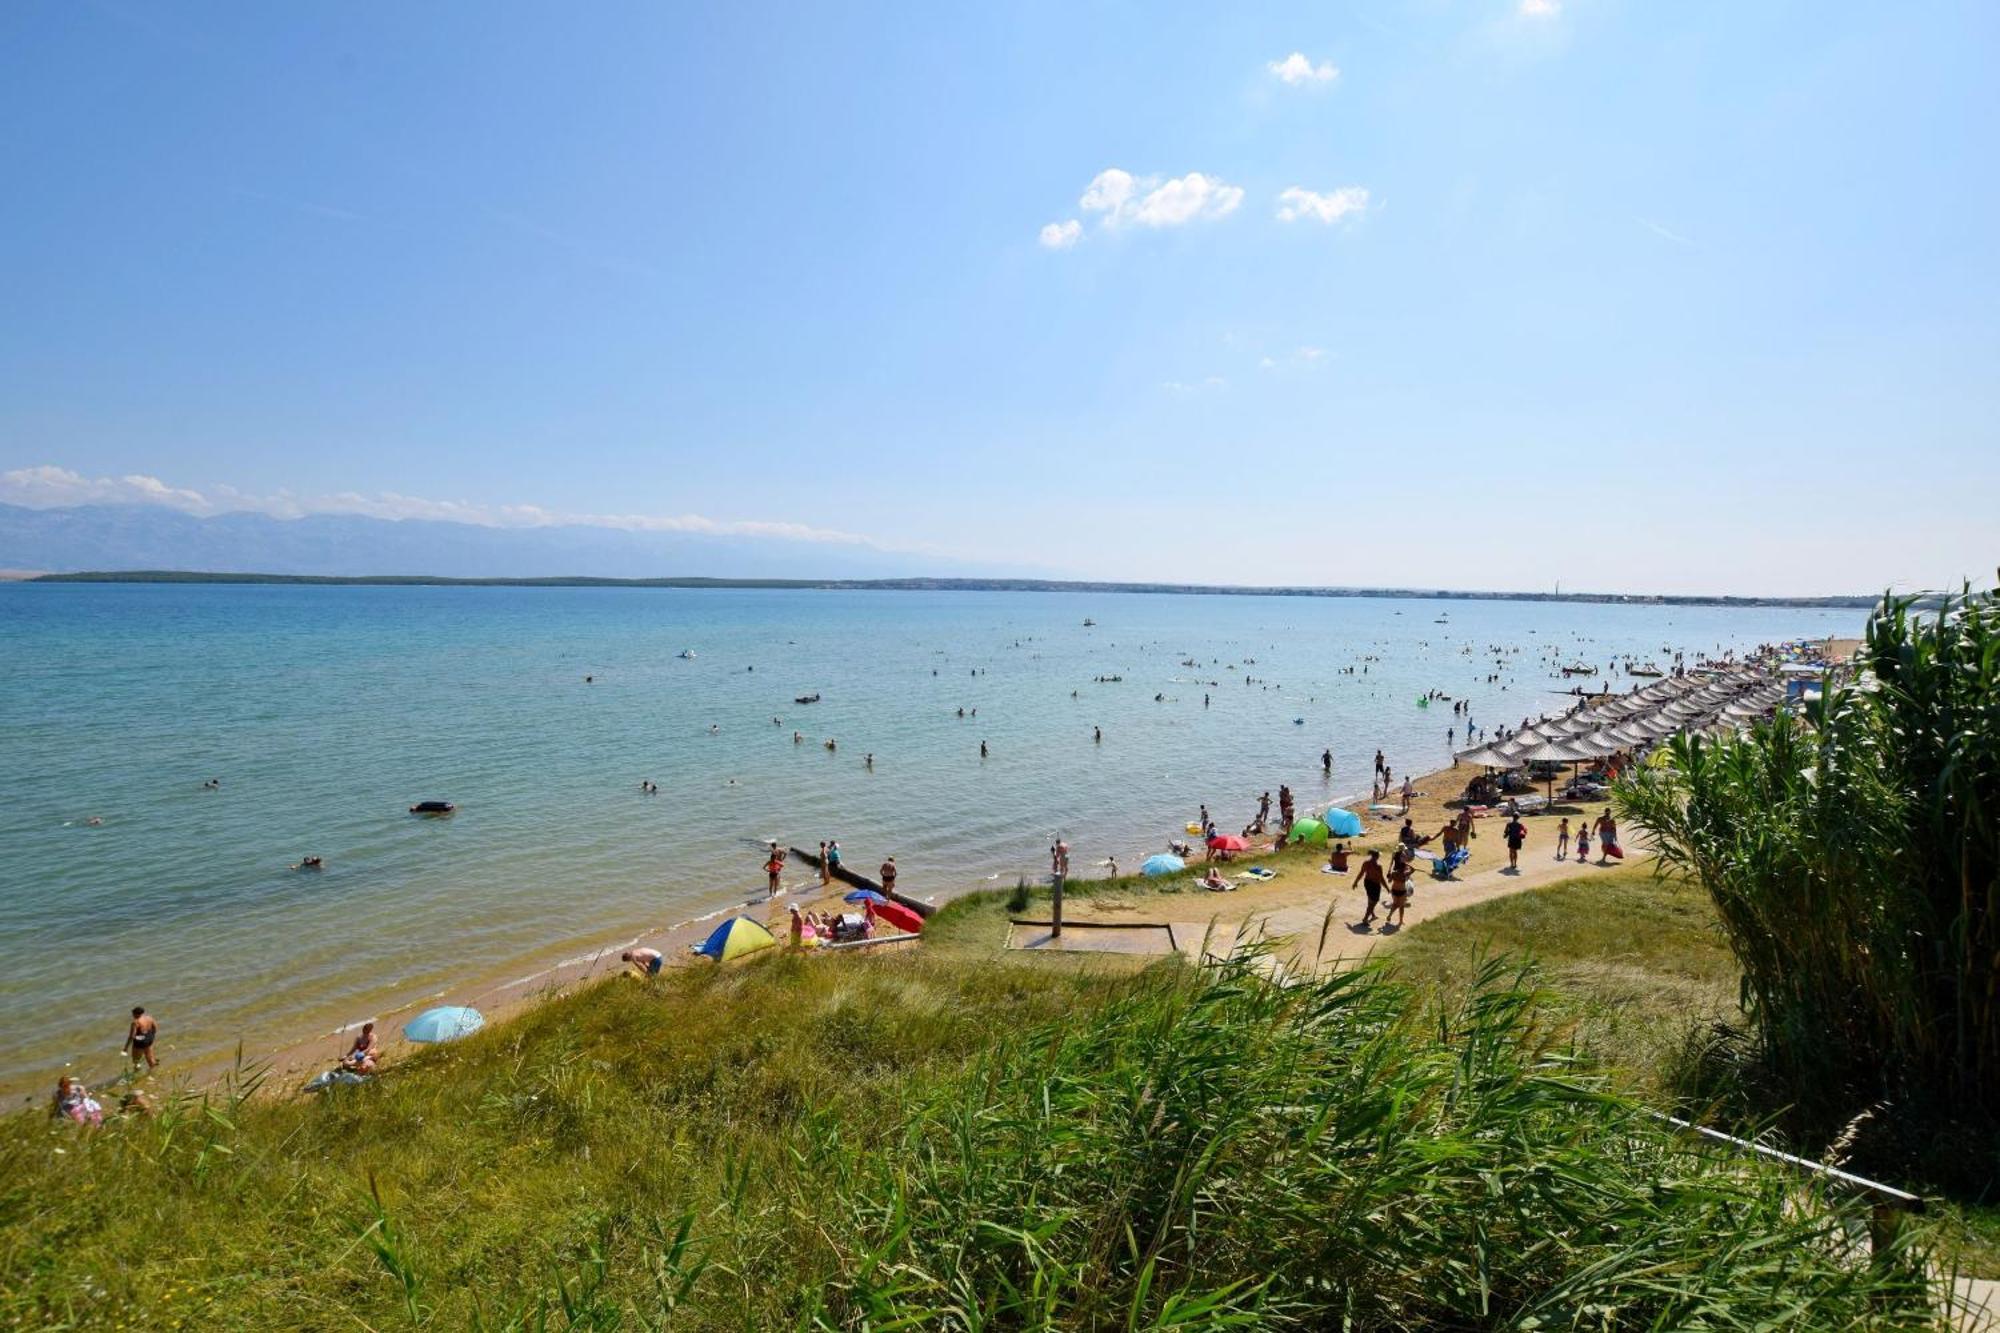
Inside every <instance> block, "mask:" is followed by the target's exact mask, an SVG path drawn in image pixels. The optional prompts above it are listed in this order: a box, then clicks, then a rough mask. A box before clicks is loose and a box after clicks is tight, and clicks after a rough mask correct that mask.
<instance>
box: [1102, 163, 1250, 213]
mask: <svg viewBox="0 0 2000 1333" xmlns="http://www.w3.org/2000/svg"><path fill="white" fill-rule="evenodd" d="M1242 202H1243V190H1242V188H1241V187H1240V186H1235V185H1229V184H1225V183H1224V182H1223V181H1221V180H1219V179H1217V178H1216V177H1214V176H1204V175H1202V173H1200V172H1199V171H1190V172H1189V173H1188V174H1187V175H1185V176H1177V177H1174V178H1173V179H1171V180H1162V179H1160V178H1159V177H1158V176H1146V177H1137V176H1134V175H1133V174H1132V173H1131V172H1129V171H1121V170H1119V169H1118V168H1117V167H1111V168H1108V169H1106V170H1104V171H1100V172H1098V173H1097V176H1096V177H1095V178H1094V179H1093V180H1092V181H1091V182H1090V185H1089V186H1088V187H1087V188H1086V189H1085V190H1084V192H1083V197H1082V198H1081V199H1079V200H1077V206H1078V207H1080V208H1081V209H1083V211H1084V212H1086V213H1099V214H1102V215H1103V224H1104V225H1105V226H1107V227H1122V226H1134V227H1178V226H1181V225H1182V224H1184V223H1188V222H1197V221H1205V220H1210V219H1214V218H1223V217H1228V216H1229V215H1230V214H1231V213H1234V212H1235V211H1236V209H1237V208H1238V206H1240V205H1241V204H1242Z"/></svg>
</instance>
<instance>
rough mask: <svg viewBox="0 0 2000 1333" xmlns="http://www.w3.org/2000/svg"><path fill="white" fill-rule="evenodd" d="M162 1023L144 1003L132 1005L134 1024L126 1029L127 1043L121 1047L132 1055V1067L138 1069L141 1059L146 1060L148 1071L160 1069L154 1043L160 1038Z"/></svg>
mask: <svg viewBox="0 0 2000 1333" xmlns="http://www.w3.org/2000/svg"><path fill="white" fill-rule="evenodd" d="M159 1036H160V1025H159V1023H157V1022H156V1021H154V1018H153V1016H152V1015H151V1014H149V1013H147V1012H146V1006H145V1005H143V1004H139V1005H134V1006H132V1025H131V1026H130V1027H128V1028H126V1029H125V1045H124V1046H123V1047H121V1048H120V1049H122V1050H123V1051H124V1052H125V1053H126V1054H127V1055H130V1056H131V1057H132V1067H133V1068H134V1069H137V1068H138V1067H139V1062H140V1061H141V1060H143V1061H145V1062H146V1069H147V1071H148V1072H150V1071H152V1070H155V1069H158V1068H159V1067H160V1061H159V1058H158V1057H157V1056H155V1055H154V1054H153V1043H154V1042H155V1041H157V1040H159Z"/></svg>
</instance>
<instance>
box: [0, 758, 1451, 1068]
mask: <svg viewBox="0 0 2000 1333" xmlns="http://www.w3.org/2000/svg"><path fill="white" fill-rule="evenodd" d="M1473 771H1475V770H1470V769H1467V768H1466V767H1465V766H1464V765H1460V764H1454V765H1453V766H1452V767H1450V768H1444V769H1438V770H1435V771H1433V772H1431V773H1427V774H1423V775H1420V776H1417V777H1415V778H1414V779H1412V781H1413V782H1414V783H1415V784H1416V786H1417V787H1418V789H1419V796H1418V798H1417V800H1416V801H1415V802H1413V804H1412V806H1411V813H1410V817H1412V818H1420V822H1421V820H1423V819H1436V818H1438V817H1439V816H1440V814H1441V812H1442V810H1443V808H1444V806H1443V803H1444V802H1445V801H1446V800H1455V799H1457V797H1458V794H1459V792H1460V791H1461V790H1462V788H1463V786H1464V783H1465V779H1466V777H1467V776H1469V775H1470V773H1471V772H1473ZM1390 803H1391V804H1394V798H1393V797H1392V798H1391V801H1390ZM1328 805H1333V806H1343V807H1346V808H1349V809H1352V810H1354V811H1355V812H1356V813H1358V814H1360V815H1361V816H1362V818H1363V820H1364V821H1365V826H1364V832H1363V834H1362V836H1361V837H1359V838H1354V839H1343V840H1340V841H1347V842H1349V843H1350V845H1353V846H1356V847H1365V846H1367V845H1368V844H1370V843H1372V842H1381V843H1383V844H1384V845H1387V844H1388V843H1392V842H1393V840H1394V834H1395V830H1396V828H1397V827H1398V826H1399V822H1400V820H1401V819H1402V818H1403V817H1404V816H1403V815H1401V814H1394V815H1391V814H1384V813H1379V812H1375V813H1371V811H1370V809H1369V807H1370V800H1369V799H1368V798H1367V797H1364V796H1363V795H1360V794H1356V795H1354V796H1351V797H1336V798H1335V799H1333V800H1332V801H1331V802H1328V801H1326V800H1324V799H1320V800H1316V801H1314V802H1313V803H1312V804H1311V805H1310V806H1303V805H1302V806H1301V808H1300V812H1299V813H1300V817H1301V818H1304V817H1307V816H1308V815H1310V814H1313V813H1316V811H1317V810H1318V809H1322V808H1325V807H1326V806H1328ZM1433 807H1435V808H1433ZM1275 814H1276V812H1275V810H1274V811H1273V816H1274V820H1273V822H1274V824H1275ZM1183 822H1186V820H1185V818H1182V819H1175V820H1170V821H1167V825H1168V826H1169V827H1173V826H1177V825H1178V824H1180V823H1183ZM1274 839H1275V832H1273V833H1270V834H1264V835H1259V836H1258V837H1257V838H1256V839H1255V840H1254V842H1253V850H1252V851H1251V852H1249V853H1246V854H1243V855H1242V856H1241V857H1240V858H1239V859H1240V860H1242V861H1244V862H1246V863H1248V862H1251V861H1255V860H1258V859H1261V858H1264V857H1268V856H1270V855H1272V854H1273V849H1272V847H1271V845H1270V844H1271V842H1272V841H1273V840H1274ZM1160 850H1163V848H1162V847H1158V846H1156V847H1152V848H1150V849H1147V848H1132V849H1126V850H1121V851H1120V852H1117V853H1114V856H1115V857H1116V859H1117V861H1118V866H1119V870H1120V874H1119V876H1118V878H1119V879H1121V880H1129V879H1131V878H1133V877H1134V876H1135V875H1136V874H1137V872H1138V869H1139V864H1140V862H1141V860H1142V859H1143V858H1144V857H1145V856H1146V855H1149V854H1151V853H1152V852H1157V851H1160ZM1128 856H1129V858H1130V859H1129V860H1128V859H1127V857H1128ZM794 866H795V867H796V868H797V869H798V870H799V871H802V872H804V873H800V874H791V875H789V877H788V882H787V885H786V888H785V891H784V892H782V893H780V895H779V896H777V897H775V898H766V897H764V896H762V894H761V893H757V892H754V891H753V892H747V893H746V895H745V897H744V898H742V899H740V900H737V901H734V902H729V903H724V904H723V905H721V906H718V907H715V908H713V909H711V910H709V911H706V912H702V913H699V914H697V915H695V916H692V917H688V918H685V919H682V920H679V921H675V922H672V923H670V924H666V925H659V926H650V927H646V926H640V927H632V926H625V927H622V928H613V927H607V933H608V934H610V935H612V936H614V938H611V939H607V940H605V941H604V942H602V943H600V944H597V945H595V946H590V947H583V948H578V947H577V945H576V943H575V942H574V941H572V942H571V943H569V944H567V945H565V944H551V945H549V946H547V947H544V948H542V949H539V950H536V951H533V952H530V953H526V954H521V955H516V956H514V957H512V958H510V959H509V960H507V961H505V962H504V963H502V964H499V965H495V966H490V967H486V968H482V969H480V970H479V971H477V972H476V973H474V974H471V975H467V976H464V977H460V978H456V979H454V980H453V981H451V982H450V984H447V985H445V986H442V987H437V988H430V989H425V990H424V991H422V992H421V993H416V994H410V995H407V996H403V997H399V999H398V1000H397V1002H395V1003H393V1004H390V1005H386V1006H382V1007H379V1008H377V1009H376V1010H375V1011H374V1012H373V1013H369V1014H363V1015H358V1016H352V1017H343V1018H337V1019H336V1018H331V1017H329V1018H325V1019H321V1020H318V1021H315V1022H311V1023H308V1024H298V1025H294V1030H292V1031H288V1032H284V1033H276V1034H270V1035H266V1036H261V1037H256V1038H253V1037H251V1036H249V1035H244V1036H240V1037H239V1038H238V1039H237V1040H236V1041H234V1042H229V1043H225V1044H224V1046H225V1049H219V1050H215V1051H211V1052H206V1053H204V1054H202V1055H200V1056H197V1057H195V1058H194V1059H192V1060H189V1061H187V1062H186V1063H185V1064H180V1063H178V1062H177V1061H175V1059H174V1055H175V1051H174V1046H173V1043H172V1040H171V1035H172V1028H171V1026H170V1025H163V1026H165V1030H166V1032H167V1040H166V1041H164V1042H163V1043H162V1046H161V1048H160V1049H161V1054H162V1056H163V1057H164V1058H163V1060H162V1068H161V1070H160V1071H159V1073H157V1074H155V1075H151V1076H148V1077H147V1078H145V1079H143V1080H128V1079H127V1078H126V1077H124V1076H122V1075H120V1074H107V1073H105V1072H103V1071H97V1072H96V1073H95V1076H94V1077H93V1071H91V1070H88V1069H74V1070H71V1071H70V1072H72V1073H74V1074H77V1075H79V1076H81V1077H83V1079H84V1081H85V1082H86V1083H87V1084H88V1085H90V1086H92V1087H98V1088H103V1089H108V1090H113V1091H117V1092H123V1091H128V1090H130V1089H132V1088H138V1087H145V1088H148V1089H150V1090H153V1091H154V1092H155V1094H156V1095H157V1093H158V1091H159V1090H160V1089H162V1088H172V1089H186V1090H190V1091H200V1090H202V1089H205V1088H210V1087H214V1086H217V1085H219V1084H220V1083H221V1082H222V1081H224V1080H225V1079H226V1078H228V1077H230V1076H232V1073H233V1071H234V1070H235V1069H237V1068H238V1067H239V1066H240V1067H242V1068H246V1069H249V1068H255V1069H258V1070H261V1071H262V1072H263V1074H264V1076H265V1078H266V1081H267V1084H268V1085H269V1086H273V1087H275V1088H278V1089H280V1090H282V1091H283V1092H284V1093H286V1094H291V1093H294V1092H297V1091H298V1090H300V1088H301V1087H302V1086H303V1084H304V1082H305V1081H306V1080H307V1079H309V1078H311V1077H312V1076H313V1075H315V1074H317V1073H320V1072H322V1071H324V1070H326V1069H330V1068H333V1067H334V1066H335V1064H336V1063H337V1061H338V1059H339V1057H340V1056H341V1054H342V1053H343V1052H344V1051H345V1050H346V1047H347V1044H348V1042H349V1040H350V1034H352V1033H354V1032H356V1031H358V1030H359V1029H360V1027H361V1025H362V1024H363V1023H364V1022H374V1023H375V1024H376V1025H377V1029H378V1031H377V1037H378V1038H379V1040H380V1041H381V1045H382V1060H381V1063H382V1065H383V1066H384V1067H386V1066H388V1065H390V1064H393V1063H395V1062H396V1061H397V1060H399V1059H401V1058H405V1057H407V1056H408V1055H409V1054H411V1053H412V1052H413V1051H414V1050H416V1049H418V1044H417V1043H413V1042H410V1041H408V1040H407V1039H405V1038H404V1037H403V1035H402V1024H403V1023H404V1022H406V1021H408V1019H409V1018H411V1017H414V1016H415V1015H416V1014H417V1013H418V1012H421V1011H422V1010H424V1009H427V1008H430V1007H432V1006H436V1005H465V1006H469V1007H471V1008H475V1009H478V1010H479V1011H480V1013H481V1014H482V1015H484V1017H485V1018H486V1020H487V1022H488V1024H489V1025H491V1024H497V1023H502V1022H505V1021H507V1020H509V1019H511V1018H514V1017H516V1016H518V1015H520V1014H523V1013H526V1012H528V1011H529V1010H531V1009H533V1008H535V1007H537V1006H538V1005H541V1004H543V1003H546V1002H547V1001H549V1000H552V999H554V998H556V997H558V996H560V995H563V994H566V993H568V992H570V991H572V990H574V989H575V988H577V987H579V986H584V985H588V984H590V983H592V982H594V981H597V980H600V979H602V978H604V977H606V976H609V975H616V974H618V973H620V972H629V971H630V970H631V969H630V967H629V965H628V964H626V963H624V962H623V961H622V960H621V959H620V957H619V955H620V954H621V953H622V952H624V951H626V950H628V949H634V948H651V949H657V950H659V951H660V953H661V954H662V955H664V957H665V960H666V962H665V966H667V967H686V966H692V965H697V963H698V962H699V961H700V960H699V959H698V957H697V955H695V954H694V953H693V948H694V946H695V945H697V944H699V943H700V942H701V941H702V940H703V939H705V938H706V937H707V936H708V934H709V933H710V932H711V931H713V930H714V928H715V926H716V925H717V924H718V923H719V922H720V921H721V920H722V919H723V918H725V917H728V916H731V915H742V916H747V917H749V918H751V919H752V920H756V921H759V922H762V923H763V924H764V925H766V926H767V927H768V928H769V929H770V930H771V932H772V934H773V935H774V936H776V937H777V938H778V939H779V941H780V944H781V946H782V945H783V943H784V941H785V939H786V937H787V933H788V932H787V924H788V923H787V920H786V918H787V916H788V913H789V909H790V908H791V907H793V906H796V907H798V908H799V909H800V910H802V911H807V910H810V911H827V910H840V909H841V908H843V907H844V906H845V904H844V903H843V902H842V899H843V896H844V895H845V894H846V893H848V892H851V891H852V890H850V889H849V888H848V886H846V885H844V884H841V883H840V882H839V881H837V880H836V881H834V882H833V883H831V884H830V885H825V886H822V885H821V884H820V882H819V879H818V874H817V872H815V871H812V870H811V869H810V868H809V867H805V866H803V865H801V864H798V863H793V864H792V865H790V866H788V867H787V869H788V871H790V870H791V869H793V867H794ZM1080 868H1083V869H1085V870H1086V871H1090V870H1102V869H1104V865H1103V863H1102V862H1101V861H1092V862H1090V863H1087V864H1082V865H1081V867H1080ZM1030 880H1031V883H1033V884H1035V885H1037V886H1040V885H1043V884H1045V883H1046V882H1047V877H1046V875H1041V876H1031V877H1030ZM1111 881H1112V877H1111V876H1109V875H1104V874H1096V875H1092V874H1088V873H1086V874H1085V875H1082V876H1072V882H1073V883H1075V884H1077V885H1078V887H1079V888H1082V887H1084V886H1086V885H1094V886H1099V887H1102V886H1104V885H1106V884H1108V883H1110V882H1111ZM1009 887H1011V886H1006V885H999V884H996V883H993V882H990V881H985V882H973V883H959V884H949V885H946V886H943V887H941V888H939V889H937V890H935V891H934V892H932V893H928V894H918V895H916V896H918V897H920V898H921V899H922V900H924V901H926V902H930V903H933V904H936V905H938V906H943V905H944V904H946V903H949V902H952V901H954V900H956V899H959V898H963V897H967V896H969V895H972V894H977V893H982V892H993V891H999V890H1004V889H1005V888H1009ZM905 889H906V891H907V890H908V886H905ZM1135 891H1143V888H1142V887H1141V888H1140V889H1138V890H1135ZM1245 901H1248V900H1247V899H1246V900H1245ZM168 1018H169V1023H170V1019H171V1015H169V1016H168ZM301 1028H306V1029H310V1030H298V1029H301ZM44 1094H45V1089H41V1088H39V1087H37V1086H34V1085H30V1084H27V1083H18V1084H16V1085H14V1086H11V1087H8V1088H7V1089H6V1095H18V1096H20V1097H21V1098H22V1100H23V1102H25V1103H29V1104H32V1103H35V1102H38V1101H39V1100H41V1098H42V1097H43V1095H44Z"/></svg>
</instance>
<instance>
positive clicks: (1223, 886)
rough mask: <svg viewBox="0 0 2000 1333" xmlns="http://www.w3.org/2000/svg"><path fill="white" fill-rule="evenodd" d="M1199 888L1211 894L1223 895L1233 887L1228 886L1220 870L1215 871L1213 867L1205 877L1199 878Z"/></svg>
mask: <svg viewBox="0 0 2000 1333" xmlns="http://www.w3.org/2000/svg"><path fill="white" fill-rule="evenodd" d="M1201 886H1202V887H1203V888H1204V889H1208V890H1211V891H1212V892H1215V893H1225V892H1227V891H1228V890H1229V889H1230V888H1232V887H1234V886H1233V885H1231V884H1230V882H1229V881H1228V880H1226V879H1224V878H1223V876H1222V872H1221V871H1220V870H1217V869H1215V868H1213V867H1211V868H1210V869H1209V872H1208V873H1207V874H1206V875H1203V876H1202V877H1201Z"/></svg>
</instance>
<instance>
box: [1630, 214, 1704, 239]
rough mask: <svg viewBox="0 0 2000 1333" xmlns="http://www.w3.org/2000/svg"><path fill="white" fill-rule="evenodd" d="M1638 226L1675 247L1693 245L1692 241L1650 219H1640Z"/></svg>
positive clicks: (1663, 224) (1661, 223)
mask: <svg viewBox="0 0 2000 1333" xmlns="http://www.w3.org/2000/svg"><path fill="white" fill-rule="evenodd" d="M1639 225H1640V226H1642V227H1644V228H1645V229H1646V230H1647V231H1650V232H1652V233H1653V235H1655V236H1657V237H1659V238H1660V239H1661V240H1663V241H1672V242H1673V243H1674V244H1675V245H1693V244H1694V242H1693V241H1691V240H1689V239H1688V238H1687V237H1685V236H1683V235H1681V234H1680V233H1679V232H1677V231H1675V230H1674V229H1673V228H1672V227H1669V226H1667V225H1666V224H1665V223H1663V222H1655V221H1653V220H1652V219H1651V218H1640V219H1639Z"/></svg>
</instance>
